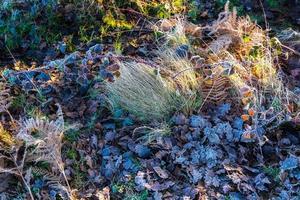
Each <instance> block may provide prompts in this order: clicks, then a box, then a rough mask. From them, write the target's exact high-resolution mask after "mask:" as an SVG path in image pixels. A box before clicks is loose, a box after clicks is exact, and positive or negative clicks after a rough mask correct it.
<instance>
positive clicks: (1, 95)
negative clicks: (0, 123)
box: [0, 82, 13, 113]
mask: <svg viewBox="0 0 300 200" xmlns="http://www.w3.org/2000/svg"><path fill="white" fill-rule="evenodd" d="M12 99H13V98H12V97H11V96H10V88H9V87H8V86H7V84H6V83H4V82H0V113H2V112H7V110H8V108H9V107H10V105H11V103H12Z"/></svg>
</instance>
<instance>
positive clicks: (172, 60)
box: [108, 4, 298, 133]
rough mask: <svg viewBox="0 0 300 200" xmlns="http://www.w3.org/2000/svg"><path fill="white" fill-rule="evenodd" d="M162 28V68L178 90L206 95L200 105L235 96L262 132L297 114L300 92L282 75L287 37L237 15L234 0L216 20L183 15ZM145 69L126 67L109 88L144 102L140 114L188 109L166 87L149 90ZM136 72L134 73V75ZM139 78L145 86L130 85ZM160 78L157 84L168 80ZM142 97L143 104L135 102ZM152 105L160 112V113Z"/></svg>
mask: <svg viewBox="0 0 300 200" xmlns="http://www.w3.org/2000/svg"><path fill="white" fill-rule="evenodd" d="M156 30H157V31H161V32H162V33H163V34H164V35H165V37H164V42H163V43H162V42H161V41H159V42H160V43H159V44H160V47H159V51H158V53H157V58H156V60H157V63H158V65H157V66H158V67H157V69H159V73H160V74H161V75H162V76H164V79H165V80H167V82H169V83H170V82H171V84H167V85H168V86H167V88H172V90H173V93H174V91H176V92H177V93H178V92H179V93H178V94H180V96H184V97H186V96H189V97H195V96H197V97H201V99H203V102H202V105H201V106H200V109H199V111H200V110H201V108H202V107H203V105H205V104H211V103H213V104H218V103H221V102H224V101H225V100H226V101H228V100H231V101H234V102H235V103H234V104H236V103H238V104H239V105H240V108H241V109H243V110H244V113H243V114H242V118H243V120H244V121H245V122H249V124H251V126H249V127H248V128H249V132H250V133H257V130H258V129H259V127H262V126H266V125H268V124H270V123H272V122H276V124H280V123H281V122H282V121H284V120H286V119H287V118H289V117H290V118H291V117H293V116H295V115H296V114H295V113H293V108H292V107H293V104H294V103H295V101H298V100H296V99H297V97H296V96H295V95H294V94H293V93H292V92H291V91H289V89H288V87H287V86H285V85H284V84H283V81H282V79H283V78H284V75H283V73H282V71H281V69H280V62H279V55H280V54H281V53H282V45H281V43H280V42H279V40H278V39H277V38H270V37H269V35H268V32H267V31H266V30H263V29H262V28H261V27H259V26H258V25H257V24H255V23H254V22H252V21H251V20H250V18H249V17H237V13H236V11H235V10H233V11H232V12H231V11H229V7H228V4H227V5H226V6H225V10H224V12H222V13H220V15H219V18H218V20H216V21H215V22H214V23H213V24H211V25H207V26H203V27H201V26H196V25H194V24H191V23H188V22H186V21H185V20H183V19H182V18H178V17H177V18H176V19H170V20H163V21H161V22H159V23H158V26H157V27H156ZM194 40H200V41H201V42H200V45H192V44H193V42H194ZM183 46H184V47H183ZM180 48H183V49H180ZM178 50H179V51H180V52H179V55H178ZM138 65H139V64H138ZM122 68H123V71H124V69H125V68H129V69H130V67H128V65H127V66H126V65H123V67H122ZM131 69H132V67H131ZM144 69H145V67H136V68H135V70H134V71H132V72H126V70H125V72H123V73H121V79H120V80H117V81H116V83H114V84H112V85H114V86H111V85H110V84H108V88H109V90H113V91H112V93H115V94H116V95H114V96H118V97H119V99H123V100H122V101H123V105H126V106H125V107H126V109H128V110H130V109H132V108H135V109H136V108H139V110H138V111H137V110H135V111H134V112H133V113H134V114H137V116H138V115H139V116H140V117H141V114H142V115H143V116H146V115H147V113H148V115H149V113H150V115H149V116H151V118H158V119H161V118H162V116H163V115H164V114H166V113H170V112H172V111H173V112H174V111H175V109H166V108H164V107H165V106H166V105H169V106H168V107H169V108H176V107H177V108H181V109H182V107H178V101H170V98H169V97H170V95H165V94H166V93H165V92H161V90H160V92H158V91H156V92H155V90H153V89H150V90H149V88H151V87H153V86H154V85H153V84H149V77H151V76H148V77H147V78H145V77H143V75H144V72H141V71H145V70H144ZM127 71H128V70H127ZM133 74H134V76H135V77H134V79H133V78H130V76H132V75H133ZM139 74H140V75H139ZM122 76H123V78H122ZM125 76H126V77H125ZM139 76H141V77H140V78H139ZM138 79H139V80H138ZM143 80H146V81H143ZM151 81H152V82H157V80H154V79H151ZM147 82H148V83H147ZM136 83H138V85H139V86H138V87H136V88H135V89H132V87H131V86H130V85H135V84H136ZM157 84H158V83H157ZM157 84H156V85H155V87H156V86H159V87H162V86H165V85H166V84H158V85H157ZM125 85H126V87H125ZM174 85H175V87H174ZM170 86H171V87H170ZM116 91H118V93H116ZM154 93H156V95H153V94H154ZM137 99H138V101H137V102H139V103H138V104H135V103H132V102H134V101H136V100H137ZM171 99H172V98H171ZM157 100H159V102H165V103H158V101H157ZM194 100H195V98H194ZM124 101H127V102H130V104H131V105H129V103H127V104H126V103H125V102H124ZM154 102H155V103H154ZM170 102H171V103H170ZM142 105H147V106H145V107H143V106H142ZM198 106H199V105H198ZM195 107H196V106H192V109H194V110H195ZM146 108H147V109H146ZM146 110H147V111H146ZM177 110H178V109H177ZM145 111H146V112H145ZM150 111H155V113H160V114H159V115H160V116H157V115H155V114H154V113H152V112H150ZM142 118H143V117H142Z"/></svg>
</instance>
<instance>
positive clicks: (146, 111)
mask: <svg viewBox="0 0 300 200" xmlns="http://www.w3.org/2000/svg"><path fill="white" fill-rule="evenodd" d="M120 72H121V76H120V78H118V79H117V80H116V81H115V82H114V83H108V84H107V90H108V93H109V98H110V99H111V101H112V103H113V105H114V106H121V107H123V108H125V109H126V110H128V111H129V112H130V113H132V114H134V115H135V116H137V117H139V118H140V119H141V120H144V121H151V120H163V119H166V117H168V116H169V115H170V114H171V113H172V112H173V111H175V110H176V109H178V107H180V104H181V103H182V101H181V99H180V96H178V95H177V94H176V88H175V85H174V84H173V83H171V82H169V81H168V80H166V79H164V78H162V77H161V76H160V74H159V73H157V74H156V71H155V69H154V68H152V67H150V66H148V65H145V64H142V63H136V62H131V63H128V62H123V63H120Z"/></svg>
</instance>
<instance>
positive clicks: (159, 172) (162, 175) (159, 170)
mask: <svg viewBox="0 0 300 200" xmlns="http://www.w3.org/2000/svg"><path fill="white" fill-rule="evenodd" d="M153 169H154V171H155V172H156V173H157V175H158V176H159V177H160V178H163V179H167V178H168V177H169V175H168V173H167V172H166V171H165V170H163V169H162V168H161V167H158V166H156V167H153Z"/></svg>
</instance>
